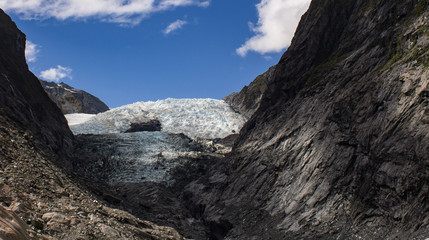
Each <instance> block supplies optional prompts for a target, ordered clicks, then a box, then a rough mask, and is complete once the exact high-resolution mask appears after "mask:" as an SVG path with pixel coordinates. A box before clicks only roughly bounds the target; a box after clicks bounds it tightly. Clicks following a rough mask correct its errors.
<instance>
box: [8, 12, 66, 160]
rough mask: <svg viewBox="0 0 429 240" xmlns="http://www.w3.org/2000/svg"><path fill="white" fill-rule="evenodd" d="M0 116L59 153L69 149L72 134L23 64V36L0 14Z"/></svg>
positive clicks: (56, 108)
mask: <svg viewBox="0 0 429 240" xmlns="http://www.w3.org/2000/svg"><path fill="white" fill-rule="evenodd" d="M0 28H1V30H2V31H1V33H0V34H1V35H0V52H1V55H0V117H1V118H2V121H8V122H9V123H12V124H13V125H15V127H17V128H18V129H20V130H25V131H29V132H31V133H32V135H33V136H34V137H35V138H36V139H37V140H38V141H40V142H41V143H42V144H45V145H46V146H48V147H49V148H51V149H52V150H53V151H54V152H56V153H59V152H62V151H66V150H68V149H70V147H71V145H72V139H73V135H72V133H71V132H70V130H69V129H68V126H67V122H66V120H65V118H64V116H63V115H62V114H61V111H60V110H59V109H58V107H57V106H56V105H55V104H54V103H53V102H52V101H50V99H49V97H48V95H46V93H45V92H44V91H43V88H42V86H41V85H40V82H39V81H38V79H37V78H36V77H35V76H34V75H33V74H32V73H31V72H30V71H29V70H28V66H27V64H26V61H25V55H24V50H25V35H24V34H23V33H22V32H21V31H19V30H18V28H17V27H16V25H15V24H14V23H13V22H12V21H11V19H10V18H9V16H7V15H6V14H4V12H3V11H1V12H0Z"/></svg>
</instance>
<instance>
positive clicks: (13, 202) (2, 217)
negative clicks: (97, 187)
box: [0, 9, 183, 239]
mask: <svg viewBox="0 0 429 240" xmlns="http://www.w3.org/2000/svg"><path fill="white" fill-rule="evenodd" d="M24 50H25V35H24V34H23V33H22V32H20V31H19V30H18V29H17V27H16V25H15V24H14V23H13V22H12V20H11V19H10V18H9V17H8V16H7V15H6V14H5V13H4V12H3V11H2V10H1V9H0V238H1V239H183V238H182V237H181V235H180V234H178V233H177V231H175V230H174V229H171V228H168V227H161V226H157V225H155V224H153V223H151V222H147V221H142V220H140V219H137V218H136V217H134V216H132V215H130V214H129V213H126V212H124V211H121V210H118V209H113V208H110V207H108V206H107V204H106V202H103V200H100V199H98V198H97V197H95V196H94V195H92V194H91V193H90V192H89V191H87V190H86V189H85V188H84V187H82V185H80V184H79V183H77V181H76V179H75V178H73V177H71V176H70V174H68V173H66V171H65V169H66V170H69V169H70V164H71V163H70V161H69V159H70V155H71V149H72V145H73V139H74V138H73V135H72V133H71V132H70V130H69V128H68V126H67V122H66V120H65V118H64V115H63V114H62V113H61V111H60V109H58V107H57V106H56V105H55V103H53V102H52V101H51V100H50V99H49V97H48V95H47V94H46V93H45V92H44V90H43V88H42V86H41V84H40V82H39V80H38V79H37V78H36V77H35V76H34V75H33V74H32V73H31V72H30V71H29V70H28V66H27V64H26V62H25V56H24ZM54 163H55V164H54ZM58 165H61V167H62V168H59V167H58Z"/></svg>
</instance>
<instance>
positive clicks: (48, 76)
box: [40, 65, 72, 82]
mask: <svg viewBox="0 0 429 240" xmlns="http://www.w3.org/2000/svg"><path fill="white" fill-rule="evenodd" d="M71 72H72V69H71V68H68V67H63V66H60V65H58V66H57V67H56V68H50V69H48V70H45V71H42V72H41V73H40V78H42V79H44V80H48V81H53V82H59V81H60V80H61V79H63V78H69V79H71V78H72V77H71Z"/></svg>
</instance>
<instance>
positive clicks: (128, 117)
mask: <svg viewBox="0 0 429 240" xmlns="http://www.w3.org/2000/svg"><path fill="white" fill-rule="evenodd" d="M66 117H67V120H68V121H69V125H70V128H71V129H72V131H73V132H74V134H104V133H123V132H126V131H127V130H128V129H130V126H131V124H139V123H145V122H149V121H151V120H158V121H159V122H160V123H161V127H162V131H163V132H167V133H183V134H185V135H187V136H189V137H200V138H207V139H214V138H224V137H226V136H228V135H231V134H234V133H238V132H239V131H240V129H241V127H242V126H243V124H244V122H245V118H244V117H243V116H242V115H240V114H239V113H236V112H234V111H233V110H232V109H231V107H230V106H229V105H228V104H227V103H226V102H225V101H223V100H216V99H208V98H206V99H173V98H168V99H165V100H158V101H156V102H152V101H150V102H137V103H133V104H130V105H125V106H122V107H118V108H114V109H111V110H109V111H107V112H104V113H99V114H97V115H88V114H86V115H82V114H69V115H66Z"/></svg>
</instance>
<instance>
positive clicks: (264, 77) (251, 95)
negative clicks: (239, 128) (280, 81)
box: [223, 66, 276, 119]
mask: <svg viewBox="0 0 429 240" xmlns="http://www.w3.org/2000/svg"><path fill="white" fill-rule="evenodd" d="M275 69H276V66H272V67H270V68H269V69H268V70H267V71H266V72H265V73H263V74H261V75H259V76H258V77H256V78H255V80H253V81H252V82H251V83H250V84H249V86H245V87H244V88H243V89H242V90H241V91H240V92H234V93H231V94H230V95H228V96H226V97H225V98H224V99H223V100H224V101H225V102H227V103H228V104H229V105H231V107H232V108H233V109H234V110H235V111H237V112H239V113H241V114H242V115H243V116H245V117H246V118H247V119H249V118H250V117H251V116H252V115H253V113H255V111H256V110H257V109H258V107H259V105H260V103H261V99H262V96H263V94H264V93H265V91H266V90H267V86H268V84H269V83H270V82H271V81H272V79H273V74H274V70H275Z"/></svg>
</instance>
